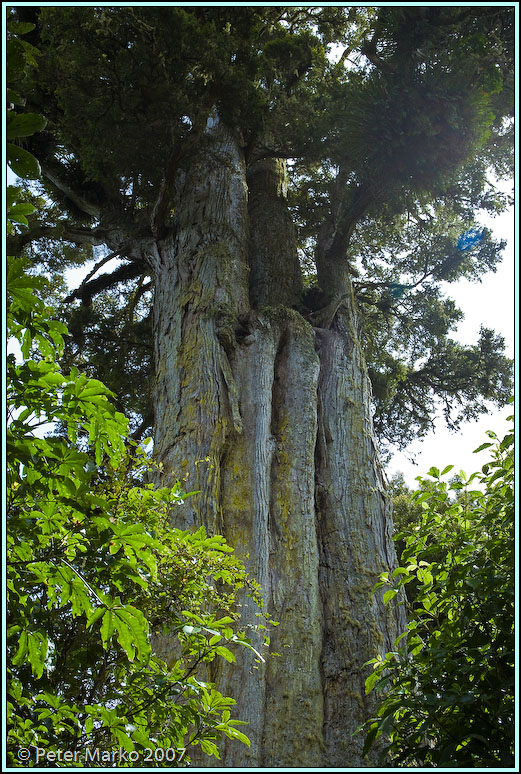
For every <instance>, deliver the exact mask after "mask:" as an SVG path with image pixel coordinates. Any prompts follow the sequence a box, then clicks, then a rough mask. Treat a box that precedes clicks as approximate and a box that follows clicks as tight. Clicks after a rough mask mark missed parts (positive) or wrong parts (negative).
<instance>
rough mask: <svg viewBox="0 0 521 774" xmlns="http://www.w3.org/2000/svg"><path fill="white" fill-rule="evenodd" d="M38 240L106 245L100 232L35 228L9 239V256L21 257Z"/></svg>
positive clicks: (61, 227)
mask: <svg viewBox="0 0 521 774" xmlns="http://www.w3.org/2000/svg"><path fill="white" fill-rule="evenodd" d="M38 239H61V240H65V241H67V242H75V243H76V244H81V245H84V244H90V245H102V244H105V234H103V233H102V232H100V231H98V230H92V229H87V228H85V229H83V228H74V227H69V226H66V225H58V226H41V225H40V226H35V227H34V228H32V229H30V230H29V231H25V232H23V233H21V234H16V235H14V236H10V237H8V238H7V252H8V254H9V255H19V254H20V253H21V251H22V250H23V248H24V247H25V245H27V244H30V243H31V242H35V241H36V240H38Z"/></svg>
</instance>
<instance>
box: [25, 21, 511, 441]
mask: <svg viewBox="0 0 521 774" xmlns="http://www.w3.org/2000/svg"><path fill="white" fill-rule="evenodd" d="M12 14H13V16H14V18H17V19H19V20H21V21H22V22H27V21H33V22H34V23H35V24H36V28H35V30H34V31H32V32H30V33H29V34H28V35H27V36H26V40H27V41H28V42H29V44H33V43H34V45H37V46H38V48H39V49H40V52H41V56H40V57H39V67H38V69H37V70H34V71H33V74H32V76H31V77H30V78H28V79H27V83H26V86H27V89H26V92H25V93H26V95H27V99H26V101H25V103H24V104H19V103H16V101H14V102H13V114H14V115H15V117H16V119H17V120H20V119H23V117H24V116H25V115H26V114H27V113H30V112H34V113H42V114H44V115H45V118H46V120H47V125H46V126H45V128H44V130H43V131H40V132H38V134H36V135H34V136H33V137H31V138H27V139H25V138H21V139H15V143H16V145H17V147H20V148H21V146H22V145H26V146H27V147H26V148H25V149H28V150H32V152H33V153H34V155H35V156H36V157H37V158H38V160H39V163H40V164H41V166H42V170H43V174H44V177H43V182H42V184H38V185H37V186H36V187H38V186H40V192H41V193H44V192H45V195H46V197H50V202H52V204H47V205H46V213H45V216H44V217H43V219H42V220H41V221H39V222H38V224H36V223H32V222H31V220H30V219H29V221H28V224H27V226H23V225H22V227H21V228H20V229H18V230H17V233H16V234H13V235H12V238H11V242H10V245H11V248H12V251H13V252H15V253H19V252H21V251H22V252H24V253H25V254H27V255H28V256H29V257H31V256H32V258H31V260H32V261H33V263H34V264H37V263H40V264H41V265H43V266H44V267H45V268H46V269H47V270H48V271H50V272H52V275H53V278H54V279H53V284H54V287H55V289H56V291H57V292H56V293H55V294H54V298H55V300H56V301H57V302H61V303H63V300H64V299H63V296H64V293H63V290H62V288H63V280H62V279H60V277H61V276H62V274H63V270H64V269H65V268H66V266H67V265H70V264H71V262H76V264H81V263H82V262H84V261H86V260H87V259H88V258H89V257H94V256H95V257H96V258H97V259H98V263H97V264H96V266H95V269H96V271H98V270H99V269H100V268H101V267H102V265H104V263H107V260H108V256H111V257H113V258H116V259H118V260H119V261H120V265H119V267H118V268H116V269H114V270H112V271H111V272H107V273H106V274H101V275H98V276H97V277H95V276H94V274H91V273H90V272H89V274H88V278H86V279H85V280H84V282H83V283H82V285H81V287H79V288H77V289H76V291H75V292H74V293H72V294H70V295H69V297H68V299H67V301H68V304H66V305H65V307H62V308H63V310H64V315H65V317H66V318H67V322H68V326H69V330H70V332H71V336H70V338H68V340H67V344H66V352H65V357H66V364H67V367H70V366H73V365H77V366H78V367H81V368H82V369H83V370H85V371H86V372H87V373H89V374H90V375H91V376H98V377H99V378H102V379H103V380H104V382H105V383H106V384H107V385H108V386H109V387H110V388H111V389H112V390H113V391H114V392H115V393H117V398H116V400H117V405H118V408H119V409H122V410H125V412H126V413H127V414H128V415H129V416H131V418H132V427H133V431H134V432H135V434H136V436H142V435H143V434H145V433H147V432H148V431H149V430H150V427H151V426H153V422H154V418H153V415H152V413H151V411H150V405H151V400H150V398H149V392H148V391H149V390H150V385H151V378H150V377H151V372H152V369H153V356H152V347H151V338H152V326H151V319H150V307H151V299H152V293H153V286H152V284H151V282H150V270H149V268H148V267H147V266H146V265H144V264H143V262H141V261H140V260H139V259H138V258H137V257H136V253H135V251H133V247H132V241H133V239H142V238H144V237H146V236H147V235H150V236H153V237H154V238H162V237H164V236H165V235H166V234H168V233H171V232H172V230H175V228H176V220H175V218H176V211H177V208H178V202H177V196H178V194H179V190H180V184H181V182H182V180H183V179H184V175H185V174H186V170H187V169H188V168H189V165H190V159H191V156H192V154H193V151H194V148H195V147H197V146H198V144H199V143H200V142H201V138H202V137H204V132H205V128H206V122H207V118H208V116H209V115H210V114H211V113H212V111H216V112H217V113H218V115H219V117H220V120H222V121H224V122H225V123H226V124H227V125H228V126H229V127H231V128H232V129H233V131H234V132H235V134H236V137H237V138H238V141H239V142H240V145H241V146H242V148H243V149H244V154H245V158H246V161H247V163H248V164H253V163H254V162H255V160H256V159H258V158H262V157H277V158H283V159H286V160H287V162H288V170H289V180H288V184H289V189H288V195H289V202H290V207H291V214H292V217H293V220H294V223H295V226H296V231H297V239H298V250H299V258H300V264H301V273H302V278H303V281H302V291H301V295H300V300H299V301H298V303H297V307H298V309H299V311H300V312H301V313H302V314H304V316H307V315H309V313H310V312H314V311H315V308H314V307H315V306H316V303H317V299H319V306H326V305H327V303H328V302H329V301H330V299H331V297H332V296H333V295H334V293H335V292H336V291H335V282H336V280H335V278H336V277H337V276H338V271H339V270H341V271H342V272H348V273H349V275H350V279H351V282H352V285H353V288H354V292H355V298H356V301H357V305H358V310H359V324H360V328H361V331H360V335H361V337H362V341H363V344H364V353H365V358H366V362H367V365H368V368H369V375H370V378H371V382H372V386H373V403H374V412H375V414H374V422H375V428H376V430H377V432H378V434H379V436H380V438H381V440H382V441H383V442H384V443H387V444H393V445H398V446H404V445H406V444H407V443H408V442H409V441H410V440H411V439H412V438H414V437H418V436H421V435H423V434H425V433H426V432H427V431H428V429H429V428H430V427H431V423H432V418H433V415H434V413H435V410H436V406H437V405H438V404H439V402H441V405H442V407H443V411H444V415H445V418H446V420H447V422H448V423H449V425H450V426H451V427H453V428H457V427H458V426H459V425H460V423H461V422H462V421H463V420H466V419H469V418H474V417H476V416H478V415H479V414H480V413H481V412H483V411H485V410H486V406H487V403H486V402H487V401H492V402H495V403H497V404H498V405H502V404H504V403H505V402H506V400H507V399H508V396H509V395H510V394H511V363H510V361H509V360H508V359H507V358H506V357H505V355H504V342H503V339H502V337H501V336H499V335H497V334H495V333H494V332H493V331H491V330H488V329H483V330H482V331H481V333H480V336H479V338H478V340H477V341H476V343H475V344H474V345H472V346H463V345H460V344H458V343H457V342H456V341H455V340H454V331H455V327H456V324H457V322H458V321H459V319H460V317H461V313H460V311H459V310H458V309H457V307H456V305H455V304H454V302H453V301H452V300H451V299H450V298H447V297H446V296H445V295H444V293H443V291H442V289H441V283H442V282H455V281H457V280H458V279H459V278H463V277H464V278H468V279H472V280H479V278H480V277H481V275H482V274H483V273H484V272H486V271H489V270H492V271H493V270H494V269H495V267H496V266H497V263H498V261H499V260H500V257H501V251H502V249H503V247H504V245H503V243H501V242H498V241H497V240H495V239H494V238H493V236H492V234H491V233H490V231H489V230H488V229H482V228H481V226H480V223H479V218H480V211H484V212H487V213H491V214H494V213H497V212H501V211H502V210H504V208H505V207H506V206H507V204H508V202H509V197H508V196H506V195H505V194H502V193H501V192H500V190H498V189H497V187H496V186H495V183H494V182H493V179H494V178H493V176H494V175H495V176H496V177H497V178H498V179H500V180H504V179H507V178H508V177H509V176H511V174H512V155H513V139H512V138H513V125H512V124H513V105H514V103H513V94H514V90H513V61H514V32H513V30H514V22H513V9H512V8H508V7H501V6H486V7H485V6H477V7H472V8H471V7H461V8H460V7H433V6H428V7H415V6H409V7H379V8H372V7H302V8H299V7H265V8H264V7H262V8H261V7H238V8H234V9H233V13H230V9H227V8H225V7H218V6H207V7H186V6H185V7H161V6H155V7H151V6H142V7H139V6H137V7H128V6H126V7H119V6H111V7H107V6H105V7H77V6H69V7H64V6H60V7H42V8H24V7H20V8H18V9H16V10H14V11H12ZM85 95H89V98H88V99H85ZM137 148H138V149H139V152H136V149H137ZM21 150H24V149H22V148H21ZM47 201H48V202H49V199H47ZM472 228H476V229H478V230H479V231H480V233H481V234H482V238H481V239H480V241H479V242H477V243H476V244H474V245H473V246H472V247H471V248H470V249H465V250H462V249H460V247H458V244H459V243H460V238H461V236H462V234H465V233H466V232H468V230H469V229H472ZM122 233H125V234H126V235H127V236H126V237H125V240H121V239H120V240H119V241H118V237H117V234H122ZM115 235H116V236H115ZM58 244H60V245H63V244H67V245H68V248H67V253H66V259H64V258H63V257H62V258H60V257H59V252H60V251H59V250H58V249H57V245H58ZM92 248H94V250H95V252H94V253H93V252H91V249H92ZM112 265H113V264H112ZM93 271H94V270H93ZM286 271H289V268H288V267H285V266H284V265H281V266H280V273H281V279H282V278H283V277H284V273H285V272H286ZM73 301H76V303H75V304H72V303H71V302H73ZM78 301H79V302H80V303H78ZM310 306H311V309H310ZM138 385H139V387H138ZM143 386H144V387H145V389H143Z"/></svg>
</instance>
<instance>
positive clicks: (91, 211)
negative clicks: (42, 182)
mask: <svg viewBox="0 0 521 774" xmlns="http://www.w3.org/2000/svg"><path fill="white" fill-rule="evenodd" d="M40 165H41V168H42V173H43V176H44V177H46V178H47V180H49V181H50V182H51V183H52V184H53V185H55V186H56V188H58V189H59V190H60V191H61V192H62V193H64V194H65V196H67V198H68V199H70V200H71V202H72V203H73V204H75V205H76V207H78V209H80V210H82V212H85V213H86V214H87V215H90V216H91V217H92V218H96V219H98V218H99V217H100V213H101V210H100V207H99V205H98V204H95V203H94V202H92V201H89V200H88V199H87V198H85V195H84V194H83V193H80V192H79V191H76V190H74V189H73V188H72V187H71V185H70V184H69V183H68V182H66V181H65V179H64V178H65V177H66V173H65V169H64V168H63V167H62V169H61V170H59V169H58V166H62V165H61V164H57V163H53V164H52V165H51V164H49V162H47V161H41V160H40Z"/></svg>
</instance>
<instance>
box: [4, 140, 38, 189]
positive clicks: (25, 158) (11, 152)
mask: <svg viewBox="0 0 521 774" xmlns="http://www.w3.org/2000/svg"><path fill="white" fill-rule="evenodd" d="M6 155H7V163H8V164H9V166H10V167H11V169H12V170H13V172H14V173H15V175H18V177H23V178H27V179H29V180H33V179H36V178H38V177H41V174H42V170H41V169H40V164H39V162H38V160H37V159H36V158H35V157H34V156H33V155H32V153H29V151H26V150H24V148H19V147H18V145H13V144H12V143H10V142H8V143H7V144H6Z"/></svg>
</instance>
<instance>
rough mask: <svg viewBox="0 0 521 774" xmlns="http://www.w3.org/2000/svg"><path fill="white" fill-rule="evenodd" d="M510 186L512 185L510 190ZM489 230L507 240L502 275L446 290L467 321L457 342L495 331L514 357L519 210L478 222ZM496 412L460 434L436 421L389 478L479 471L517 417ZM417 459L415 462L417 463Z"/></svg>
mask: <svg viewBox="0 0 521 774" xmlns="http://www.w3.org/2000/svg"><path fill="white" fill-rule="evenodd" d="M509 187H510V186H509ZM478 220H479V222H480V223H481V225H483V226H487V227H488V228H490V229H491V231H493V233H494V236H495V237H496V238H497V239H505V240H506V241H507V246H506V248H505V250H504V252H503V260H502V262H501V264H500V265H499V267H498V268H497V270H496V272H488V273H487V274H484V275H483V276H482V278H481V282H479V283H476V282H469V281H468V280H460V281H459V282H457V283H454V284H450V285H449V284H447V283H445V292H446V294H447V295H448V296H450V297H451V298H453V299H454V300H455V301H456V302H457V304H458V306H459V308H460V309H461V310H462V311H463V313H464V315H465V317H464V319H463V320H462V321H461V322H460V324H459V326H458V328H457V331H456V333H455V334H454V338H455V339H456V340H457V341H459V342H461V343H462V344H475V343H476V341H477V340H478V335H479V328H480V326H481V325H483V326H485V327H486V328H492V329H493V330H494V331H495V332H496V333H500V334H501V335H502V336H504V338H505V352H506V355H507V356H508V357H512V358H513V357H514V346H515V339H514V332H515V319H514V317H515V315H514V311H515V291H514V288H515V279H516V277H515V260H514V253H515V249H514V248H515V242H514V229H515V216H514V208H513V207H511V208H509V210H508V211H506V212H504V213H502V214H501V215H499V216H497V217H495V218H489V217H481V218H478ZM488 405H489V407H490V409H491V412H490V413H489V414H484V415H482V416H481V417H480V419H479V420H477V421H475V422H468V423H466V424H465V425H462V427H461V428H460V431H459V432H458V433H453V432H450V431H449V430H448V429H447V426H446V425H445V422H444V420H443V417H441V416H440V417H439V418H438V419H437V421H436V427H435V430H434V431H433V432H431V433H429V434H428V435H427V436H426V437H425V438H424V439H422V440H421V441H414V442H413V443H412V444H411V445H410V446H409V447H407V449H406V450H405V451H404V452H402V453H397V454H395V455H394V456H393V457H392V459H391V461H390V463H389V464H388V466H387V468H386V473H387V476H388V478H390V477H391V476H392V475H393V474H394V473H397V472H401V473H403V476H404V478H405V481H406V483H407V485H408V486H409V487H411V488H414V487H415V486H416V481H415V478H416V476H419V475H421V476H425V475H426V473H427V471H428V470H429V468H431V467H432V466H434V467H437V468H440V469H442V468H444V467H445V466H446V465H454V468H455V469H454V470H453V471H451V473H450V475H453V474H454V473H455V472H458V471H459V470H464V471H465V473H467V474H470V473H474V471H479V470H480V469H481V467H482V465H484V464H485V463H486V462H487V460H488V456H487V451H486V450H485V451H482V452H480V453H479V454H473V451H474V449H477V447H478V446H480V445H481V444H482V443H484V442H485V441H488V440H489V439H488V438H487V436H486V431H487V430H492V431H493V432H495V433H496V434H497V435H498V437H499V438H500V439H501V438H502V437H503V435H505V434H506V432H507V430H508V429H509V428H510V427H511V423H510V422H507V421H506V418H507V417H508V416H510V415H511V414H513V413H514V408H513V406H512V405H510V406H507V407H505V408H503V409H499V410H498V409H497V408H496V407H495V406H494V405H493V404H488ZM411 456H413V457H414V462H411Z"/></svg>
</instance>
